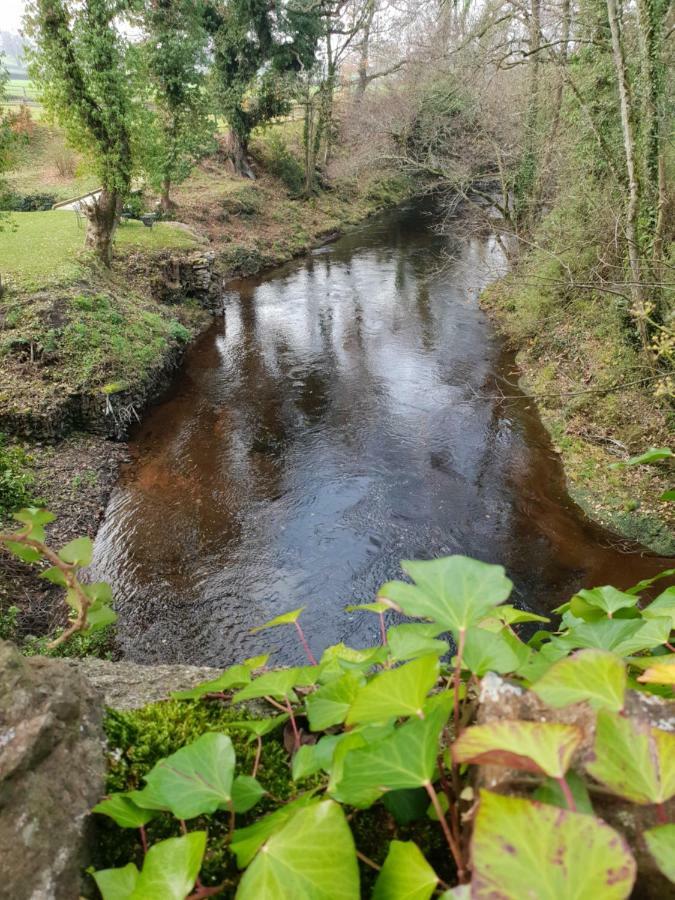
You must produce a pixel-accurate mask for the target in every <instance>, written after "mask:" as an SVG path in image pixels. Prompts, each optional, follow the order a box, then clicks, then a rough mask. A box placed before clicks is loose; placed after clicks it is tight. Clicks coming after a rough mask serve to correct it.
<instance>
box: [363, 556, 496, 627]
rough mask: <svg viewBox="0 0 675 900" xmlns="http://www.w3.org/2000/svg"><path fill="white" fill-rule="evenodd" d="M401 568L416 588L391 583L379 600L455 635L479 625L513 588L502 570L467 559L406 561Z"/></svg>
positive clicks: (462, 557)
mask: <svg viewBox="0 0 675 900" xmlns="http://www.w3.org/2000/svg"><path fill="white" fill-rule="evenodd" d="M401 566H402V568H403V570H404V571H405V572H406V573H407V574H408V575H409V576H410V577H411V578H412V579H413V581H414V582H415V584H414V585H412V584H407V583H405V582H402V581H390V582H389V583H388V584H385V585H384V587H382V588H380V591H379V594H378V596H379V597H383V598H385V599H387V600H391V601H392V602H393V603H395V604H396V605H397V606H398V607H399V608H400V609H401V610H402V611H403V612H404V613H406V615H409V616H418V617H420V618H425V619H432V620H433V621H434V622H438V623H439V625H442V626H443V628H444V629H450V630H452V631H453V632H455V633H457V632H459V631H463V630H466V629H467V628H468V627H469V625H475V624H476V623H477V622H479V621H480V620H481V619H482V618H484V617H485V615H486V614H487V613H488V612H489V610H491V609H492V608H493V607H495V606H498V605H499V604H500V603H502V602H503V601H504V600H506V599H507V597H508V596H509V594H510V593H511V590H512V588H513V585H512V583H511V582H510V581H509V579H508V578H507V577H506V574H505V572H504V568H503V567H502V566H493V565H490V564H489V563H484V562H480V561H479V560H476V559H469V557H467V556H446V557H444V558H442V559H433V560H429V561H426V562H408V561H406V562H403V563H401Z"/></svg>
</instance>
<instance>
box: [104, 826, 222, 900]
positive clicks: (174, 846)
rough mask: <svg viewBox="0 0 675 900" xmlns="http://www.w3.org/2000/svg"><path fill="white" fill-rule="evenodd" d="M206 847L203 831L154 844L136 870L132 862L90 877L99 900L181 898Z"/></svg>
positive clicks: (193, 881) (190, 884) (190, 888)
mask: <svg viewBox="0 0 675 900" xmlns="http://www.w3.org/2000/svg"><path fill="white" fill-rule="evenodd" d="M205 849H206V832H205V831H192V832H190V834H185V835H183V837H178V838H169V839H168V840H166V841H161V842H160V843H159V844H154V845H153V846H152V847H151V848H150V849H149V850H148V852H147V854H146V856H145V859H144V860H143V870H142V871H141V872H140V873H139V871H138V869H137V868H136V866H135V865H134V864H133V863H129V865H127V866H125V867H124V868H123V869H103V871H101V872H95V873H94V880H95V881H96V884H97V885H98V889H99V890H100V891H101V894H102V895H103V900H185V898H186V897H187V896H188V894H190V893H191V892H192V888H193V887H194V884H195V881H196V880H197V876H198V875H199V870H200V868H201V865H202V859H203V857H204V851H205Z"/></svg>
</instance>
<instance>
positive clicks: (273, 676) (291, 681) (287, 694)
mask: <svg viewBox="0 0 675 900" xmlns="http://www.w3.org/2000/svg"><path fill="white" fill-rule="evenodd" d="M304 671H305V670H304V669H303V668H292V669H277V670H275V671H274V672H264V673H263V674H262V675H259V676H258V677H257V678H256V679H255V680H254V681H252V682H251V683H250V684H247V685H246V687H244V688H242V689H241V690H240V691H237V693H236V694H235V695H234V697H233V698H232V702H233V703H241V702H242V701H243V700H254V699H255V698H257V697H272V698H274V699H275V700H286V699H288V700H290V701H291V702H295V701H296V700H297V699H298V698H297V696H296V694H295V692H294V690H293V688H294V687H296V686H297V685H298V684H301V683H304Z"/></svg>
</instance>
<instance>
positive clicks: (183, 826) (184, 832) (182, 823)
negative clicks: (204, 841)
mask: <svg viewBox="0 0 675 900" xmlns="http://www.w3.org/2000/svg"><path fill="white" fill-rule="evenodd" d="M178 821H179V822H180V830H181V831H182V832H183V834H187V833H188V828H187V825H186V824H185V819H179V820H178Z"/></svg>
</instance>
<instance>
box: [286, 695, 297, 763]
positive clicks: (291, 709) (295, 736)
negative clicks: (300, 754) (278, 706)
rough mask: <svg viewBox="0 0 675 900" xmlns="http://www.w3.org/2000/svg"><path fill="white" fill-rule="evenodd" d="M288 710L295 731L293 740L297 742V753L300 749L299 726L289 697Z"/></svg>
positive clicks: (287, 700)
mask: <svg viewBox="0 0 675 900" xmlns="http://www.w3.org/2000/svg"><path fill="white" fill-rule="evenodd" d="M286 709H287V710H288V715H289V716H290V717H291V728H292V729H293V738H294V740H295V749H296V751H297V750H299V749H300V732H299V731H298V724H297V722H296V721H295V716H294V715H293V707H292V706H291V701H290V700H289V699H288V697H286Z"/></svg>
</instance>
